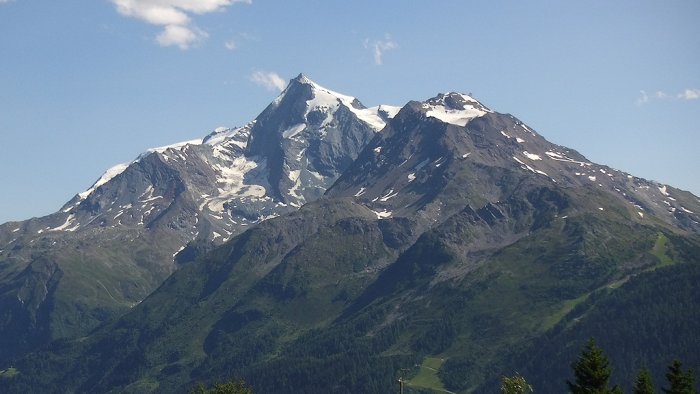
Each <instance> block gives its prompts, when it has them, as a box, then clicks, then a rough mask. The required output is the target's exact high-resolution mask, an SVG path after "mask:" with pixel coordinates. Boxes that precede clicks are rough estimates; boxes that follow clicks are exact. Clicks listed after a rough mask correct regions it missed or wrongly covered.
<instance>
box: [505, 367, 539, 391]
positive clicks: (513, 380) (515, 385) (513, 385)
mask: <svg viewBox="0 0 700 394" xmlns="http://www.w3.org/2000/svg"><path fill="white" fill-rule="evenodd" d="M532 391H533V390H532V386H530V384H528V383H527V381H526V380H525V378H524V377H522V375H520V374H519V373H517V372H516V373H515V376H512V377H508V376H504V377H503V378H501V394H527V393H532Z"/></svg>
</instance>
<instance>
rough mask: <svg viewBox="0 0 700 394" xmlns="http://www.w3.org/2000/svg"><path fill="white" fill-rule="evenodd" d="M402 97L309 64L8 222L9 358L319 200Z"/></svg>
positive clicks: (4, 238) (4, 343) (2, 275)
mask: <svg viewBox="0 0 700 394" xmlns="http://www.w3.org/2000/svg"><path fill="white" fill-rule="evenodd" d="M397 110H398V109H397V108H394V107H390V106H380V107H375V108H365V107H364V106H363V105H362V104H361V103H360V102H359V101H358V100H357V99H355V98H353V97H350V96H346V95H342V94H339V93H336V92H333V91H331V90H328V89H326V88H324V87H322V86H320V85H318V84H316V83H315V82H313V81H311V80H309V79H308V78H307V77H305V76H304V75H299V76H298V77H297V78H295V79H293V80H291V81H290V83H289V85H288V86H287V88H286V89H285V90H284V91H283V92H282V93H281V94H280V95H279V97H277V98H276V99H275V100H274V101H273V102H272V103H271V104H270V105H269V106H268V107H267V108H266V109H265V110H264V111H263V112H262V113H261V114H260V115H259V116H258V117H257V118H256V119H255V120H253V121H252V122H250V123H249V124H247V125H245V126H243V127H238V128H233V129H227V128H219V129H217V130H215V131H214V132H213V133H211V134H209V135H207V136H206V137H204V138H202V139H197V140H192V141H187V142H183V143H179V144H174V145H169V146H164V147H160V148H154V149H150V150H148V151H147V152H145V153H143V154H141V155H140V156H139V157H138V158H136V159H135V160H133V161H131V162H130V163H126V164H120V165H117V166H115V167H113V168H111V169H109V170H107V171H106V172H105V174H104V175H103V176H102V177H101V178H100V179H99V180H97V181H96V182H95V183H94V185H92V187H90V188H89V189H88V190H86V191H84V192H82V193H79V194H77V195H76V196H75V197H74V198H72V199H71V200H70V201H68V202H67V203H66V204H65V205H64V206H63V207H62V208H61V209H60V211H58V212H56V213H54V214H51V215H48V216H46V217H42V218H35V219H30V220H27V221H24V222H11V223H5V224H3V225H1V226H0V311H1V312H0V338H2V339H1V340H0V361H6V360H9V359H11V358H12V357H15V356H16V355H21V354H22V353H23V352H25V351H27V350H31V349H34V348H36V347H37V346H40V345H42V344H45V343H48V341H50V340H52V339H57V338H67V337H75V336H80V335H84V334H86V333H88V332H89V331H90V330H92V329H93V328H95V327H96V326H98V325H99V324H101V323H103V322H105V321H107V320H108V319H110V318H112V317H114V316H118V315H119V314H121V313H123V312H125V311H127V310H129V309H130V308H132V307H133V306H134V305H136V304H137V303H139V302H141V301H142V300H143V299H144V298H145V297H146V296H147V295H148V294H149V293H150V292H151V291H153V290H154V289H155V288H157V287H158V286H159V285H160V284H161V283H162V281H163V280H164V279H166V278H167V277H168V276H169V275H170V274H172V272H174V271H175V270H177V269H178V267H179V266H180V265H182V264H183V263H185V262H187V261H189V260H191V259H193V258H194V256H195V255H197V254H198V253H202V252H203V251H206V250H209V249H211V248H212V247H214V246H215V245H218V244H221V243H223V242H225V241H226V240H228V239H230V238H232V237H234V236H235V235H237V234H239V233H241V232H242V231H244V230H245V229H246V228H248V227H249V226H252V225H254V224H256V223H259V222H261V221H263V220H266V219H269V218H272V217H276V216H279V215H281V214H284V213H287V212H290V211H293V210H296V209H298V208H299V207H300V206H301V205H303V204H304V203H306V202H309V201H314V200H315V199H317V198H319V197H320V196H321V195H323V193H324V192H325V190H326V188H328V187H329V186H330V185H331V184H332V183H333V182H334V181H335V179H336V178H337V177H338V176H339V175H340V174H341V173H342V172H343V171H344V170H345V169H346V168H347V166H349V165H350V163H352V161H353V160H354V159H355V158H356V157H357V155H358V153H359V152H360V150H361V149H362V148H363V147H364V146H365V145H366V144H367V143H368V142H369V141H370V140H371V139H372V138H373V137H374V135H375V134H376V133H377V132H379V131H380V130H381V129H382V128H383V127H384V125H385V122H386V120H388V119H389V118H390V117H391V116H393V114H395V112H396V111H397Z"/></svg>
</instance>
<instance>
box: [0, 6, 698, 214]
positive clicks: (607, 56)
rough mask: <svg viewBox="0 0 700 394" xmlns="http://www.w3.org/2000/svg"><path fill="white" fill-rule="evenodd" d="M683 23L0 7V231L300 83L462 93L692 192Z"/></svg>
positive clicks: (694, 82)
mask: <svg viewBox="0 0 700 394" xmlns="http://www.w3.org/2000/svg"><path fill="white" fill-rule="evenodd" d="M698 16H700V2H698V1H697V0H687V1H682V0H674V1H663V2H662V1H645V0H617V1H609V0H605V1H537V0H533V1H527V2H525V1H521V0H518V1H515V0H513V1H508V0H505V1H497V2H486V1H467V0H454V1H439V0H435V1H402V0H386V1H364V0H357V1H343V2H341V1H327V0H307V1H304V0H297V1H278V0H275V1H272V0H251V1H232V0H96V1H84V0H61V1H55V0H9V1H8V0H0V169H1V170H0V185H2V189H1V193H0V222H5V221H9V220H20V219H27V218H29V217H32V216H41V215H45V214H48V213H51V212H54V211H56V210H57V209H58V208H59V207H60V206H61V205H62V204H63V203H65V202H66V201H68V200H69V199H70V198H71V197H72V196H73V195H75V194H76V193H78V192H80V191H83V190H85V189H87V188H88V187H90V185H91V184H92V183H93V182H94V181H95V180H96V179H97V178H99V176H100V175H101V174H102V172H104V171H105V170H106V169H107V168H109V167H111V166H113V165H115V164H118V163H123V162H128V161H130V160H132V159H134V158H135V157H136V156H137V155H138V154H139V153H141V152H142V151H144V150H146V149H147V148H150V147H155V146H161V145H167V144H170V143H174V142H178V141H184V140H189V139H193V138H198V137H203V136H204V135H206V134H208V133H209V132H210V131H211V130H213V129H214V128H216V127H218V126H229V127H233V126H238V125H242V124H244V123H246V122H248V121H249V120H251V119H253V118H254V117H255V116H256V115H257V114H258V113H259V112H260V111H262V110H263V109H264V107H265V106H266V105H267V104H268V103H269V102H270V101H271V100H272V99H273V98H274V97H275V96H276V95H277V94H278V92H279V90H278V89H279V87H280V86H281V84H283V83H286V81H287V80H288V79H290V78H293V77H294V76H296V75H297V74H299V73H300V72H303V73H305V74H306V75H308V76H309V77H310V78H312V79H313V80H315V81H316V82H318V83H320V84H321V85H324V86H326V87H328V88H331V89H333V90H336V91H339V92H342V93H345V94H349V95H353V96H356V97H358V98H359V99H360V100H361V101H362V102H363V103H364V104H365V105H367V106H373V105H378V104H392V105H403V104H405V103H406V102H407V101H409V100H424V99H427V98H430V97H432V96H434V95H435V94H436V93H438V92H444V91H459V92H463V93H472V94H473V95H474V96H475V97H476V98H477V99H479V100H480V101H482V102H483V103H484V104H486V105H487V106H489V107H490V108H492V109H494V110H496V111H499V112H508V113H512V114H513V115H515V116H517V117H518V118H520V119H521V120H523V121H524V122H525V123H527V124H528V125H530V126H531V127H532V128H534V129H535V130H537V131H538V132H539V133H540V134H542V135H543V136H544V137H545V138H547V139H549V140H550V141H552V142H555V143H558V144H562V145H566V146H568V147H570V148H574V149H577V150H578V151H579V152H581V153H583V154H584V155H586V156H587V157H588V158H589V159H590V160H593V161H596V162H599V163H602V164H607V165H610V166H612V167H614V168H618V169H620V170H624V171H627V172H630V173H632V174H634V175H637V176H641V177H644V178H648V179H654V180H657V181H659V182H663V183H667V184H670V185H673V186H676V187H680V188H682V189H685V190H690V191H692V192H694V193H695V194H696V195H698V194H700V174H699V171H698V170H700V154H698V147H700V122H699V120H700V71H698V70H700V39H699V37H700V23H698ZM280 80H281V81H283V82H282V83H280Z"/></svg>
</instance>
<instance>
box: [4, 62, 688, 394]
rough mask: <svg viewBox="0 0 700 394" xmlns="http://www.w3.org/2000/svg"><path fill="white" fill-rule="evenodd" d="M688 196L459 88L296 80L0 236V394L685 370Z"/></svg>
mask: <svg viewBox="0 0 700 394" xmlns="http://www.w3.org/2000/svg"><path fill="white" fill-rule="evenodd" d="M699 222H700V199H698V197H696V196H694V195H692V194H691V193H689V192H686V191H682V190H679V189H676V188H673V187H671V186H668V185H662V184H659V183H657V182H653V181H648V180H645V179H641V178H638V177H635V176H633V175H630V174H626V173H624V172H621V171H618V170H615V169H613V168H610V167H607V166H605V165H600V164H596V163H592V162H590V161H589V160H587V159H586V158H585V157H584V156H582V155H581V154H579V153H578V152H576V151H574V150H572V149H569V148H566V147H563V146H559V145H556V144H553V143H550V142H548V141H547V140H545V139H544V138H543V137H542V136H540V135H539V134H538V133H536V132H535V131H534V130H532V129H531V128H529V127H528V126H526V125H525V124H524V123H523V122H522V121H520V120H518V119H517V118H515V117H513V116H512V115H509V114H503V113H498V112H495V111H492V110H491V109H489V108H487V107H486V106H484V105H483V104H482V103H480V102H479V101H477V100H476V99H474V98H473V97H470V96H468V95H464V94H459V93H445V94H439V95H437V96H436V97H433V98H431V99H428V100H426V101H420V102H419V101H411V102H409V103H407V104H406V105H404V106H403V107H393V106H385V105H382V106H378V107H373V108H366V107H365V106H363V105H362V104H361V103H360V101H358V100H357V99H355V98H354V97H351V96H346V95H343V94H340V93H336V92H334V91H332V90H329V89H326V88H324V87H322V86H320V85H319V84H317V83H315V82H313V81H311V80H309V79H308V78H307V77H305V76H304V75H299V76H298V77H297V78H295V79H293V80H291V81H290V83H289V85H288V86H287V88H286V89H285V90H284V91H283V92H282V93H281V94H280V96H279V97H277V98H276V99H275V100H274V101H273V102H272V103H271V104H270V105H269V106H268V107H267V108H265V110H263V112H262V113H261V114H260V115H259V116H258V117H257V118H256V119H255V120H253V121H251V122H250V123H248V124H247V125H245V126H243V127H238V128H232V129H227V128H220V129H217V130H215V131H214V132H213V133H211V134H209V135H207V136H205V137H204V138H202V139H197V140H193V141H188V142H184V143H180V144H175V145H170V146H165V147H161V148H155V149H151V150H149V151H147V152H145V153H143V154H142V155H140V156H139V157H137V158H136V159H135V160H133V161H132V162H130V163H127V164H122V165H118V166H115V167H114V168H112V169H110V170H108V171H107V172H106V173H105V174H104V175H103V176H102V177H101V178H100V179H99V180H98V181H97V182H95V184H94V185H93V186H92V187H90V188H89V189H88V190H86V191H84V192H82V193H79V194H77V195H76V196H75V197H74V198H73V199H71V200H70V201H68V202H67V203H66V204H65V205H64V206H63V207H62V208H61V209H60V210H59V211H58V212H56V213H54V214H51V215H49V216H46V217H41V218H34V219H30V220H27V221H24V222H10V223H5V224H3V225H0V371H1V372H0V391H2V392H9V393H28V392H56V393H65V392H78V393H102V392H128V393H145V392H162V393H171V392H187V391H188V390H190V389H192V388H193V387H194V386H195V385H196V384H197V383H198V382H205V383H209V382H220V381H226V380H230V379H233V378H243V379H245V380H246V381H247V382H248V383H249V384H250V385H251V386H252V388H253V389H254V391H255V392H256V393H331V392H332V393H388V392H396V391H398V389H399V387H398V383H397V379H398V378H401V379H402V380H403V381H404V383H405V388H404V389H405V390H406V392H416V393H417V392H426V393H428V392H459V393H490V392H497V391H498V387H499V379H500V378H501V376H503V375H512V374H513V373H514V372H515V371H518V372H519V373H521V374H522V375H523V376H525V377H526V378H527V379H528V381H529V382H530V383H531V384H532V385H533V386H534V387H535V390H536V392H543V393H560V392H562V391H564V389H565V387H566V386H565V383H564V382H565V380H566V379H567V378H570V375H571V372H570V369H569V364H570V362H571V361H572V360H573V359H574V358H575V355H576V354H577V353H578V351H579V350H580V348H581V346H582V344H583V343H584V342H585V341H586V340H587V339H588V338H590V337H594V338H595V339H596V340H597V341H598V343H599V344H600V346H601V347H602V348H603V349H604V350H605V351H606V353H607V354H608V356H609V358H610V359H611V363H612V365H613V368H614V372H613V378H612V380H613V382H614V383H617V384H620V385H621V386H622V387H624V388H629V387H631V385H632V383H633V382H634V377H635V376H636V373H637V371H638V370H639V369H640V368H642V367H648V368H649V369H650V370H651V371H652V372H653V373H654V377H655V380H656V381H657V382H661V381H663V373H664V371H665V369H664V368H665V366H666V365H668V363H669V362H670V361H671V360H673V359H674V358H678V359H681V360H683V363H684V366H686V367H689V368H694V369H695V370H700V340H699V339H700V337H698V334H697V333H698V332H700V287H699V286H697V283H700V223H699Z"/></svg>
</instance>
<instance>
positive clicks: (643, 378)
mask: <svg viewBox="0 0 700 394" xmlns="http://www.w3.org/2000/svg"><path fill="white" fill-rule="evenodd" d="M632 394H654V384H653V383H652V381H651V372H649V370H648V369H646V368H643V369H642V370H641V371H639V375H637V380H635V382H634V389H632Z"/></svg>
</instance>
